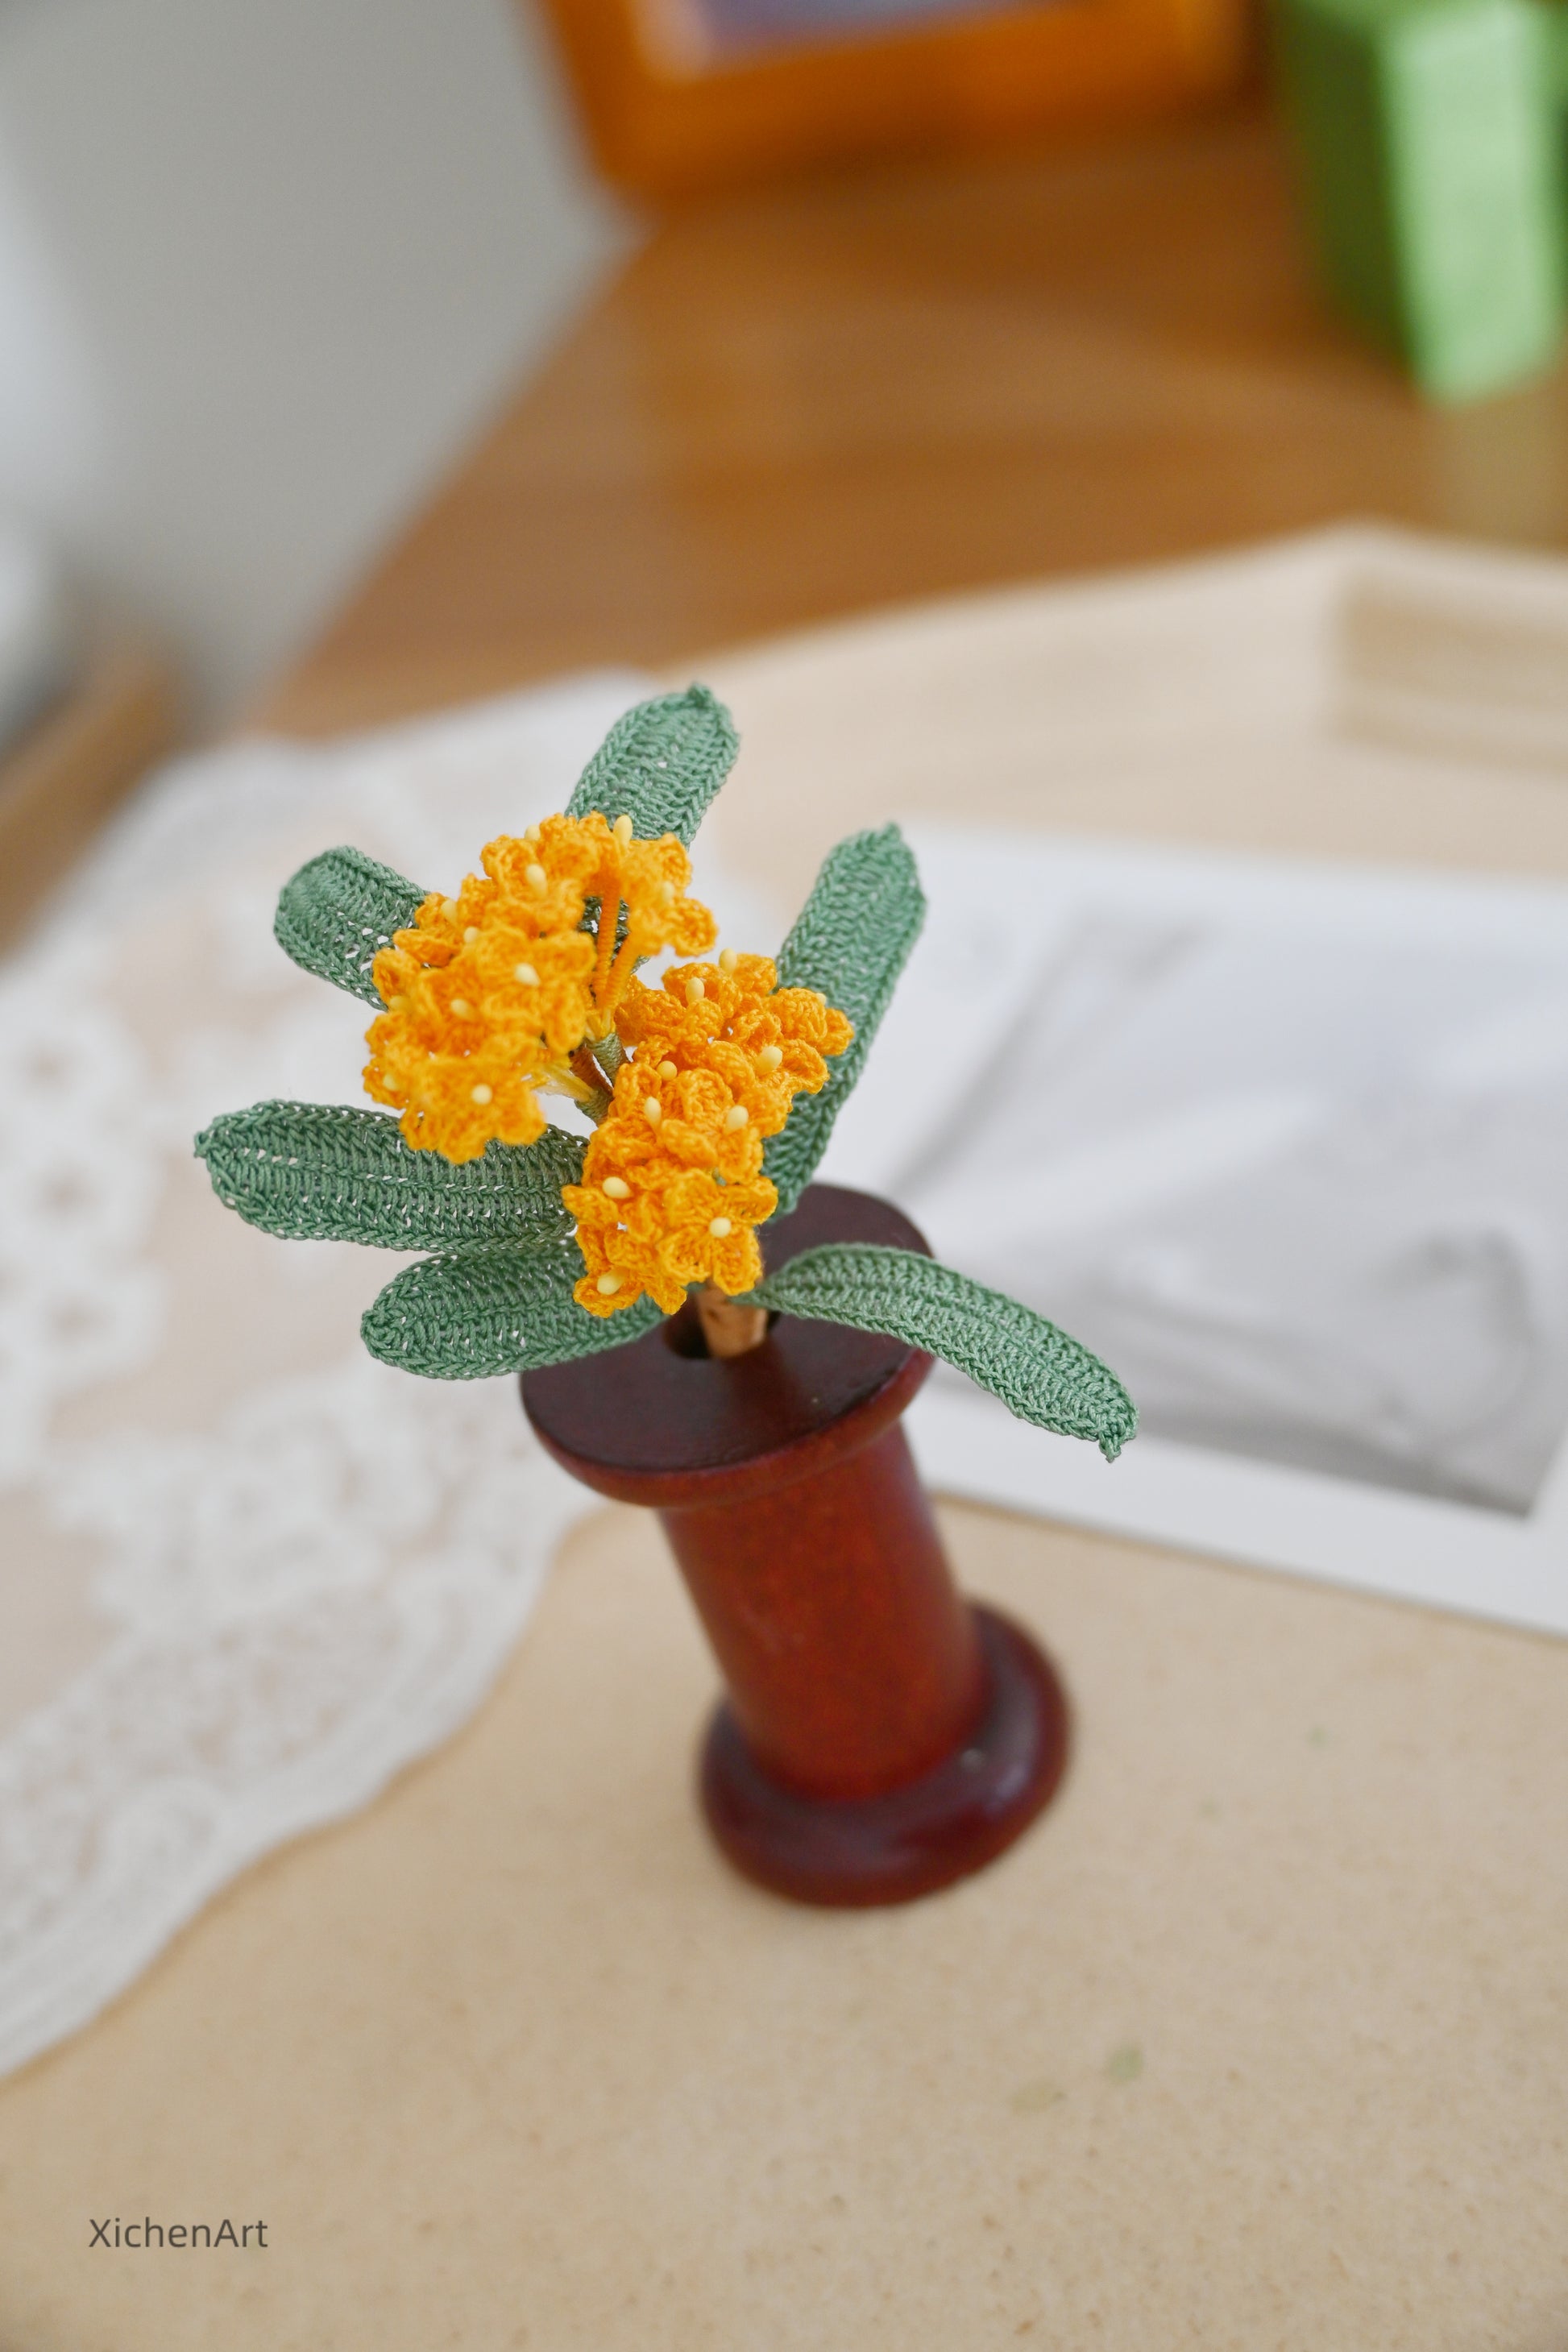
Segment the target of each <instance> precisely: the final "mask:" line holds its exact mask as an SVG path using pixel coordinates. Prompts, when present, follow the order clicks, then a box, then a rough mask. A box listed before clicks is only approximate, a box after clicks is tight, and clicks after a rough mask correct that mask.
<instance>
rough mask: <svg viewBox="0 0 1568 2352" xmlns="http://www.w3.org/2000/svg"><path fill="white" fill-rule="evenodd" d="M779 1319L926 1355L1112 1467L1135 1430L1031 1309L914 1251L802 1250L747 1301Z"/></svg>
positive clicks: (1092, 1373) (1067, 1343) (1129, 1411)
mask: <svg viewBox="0 0 1568 2352" xmlns="http://www.w3.org/2000/svg"><path fill="white" fill-rule="evenodd" d="M752 1296H753V1297H755V1298H756V1299H757V1301H758V1302H759V1304H760V1305H762V1306H763V1307H776V1308H778V1309H779V1310H780V1311H781V1312H782V1313H784V1314H785V1315H811V1316H816V1317H817V1318H820V1319H821V1320H822V1321H824V1322H827V1323H847V1324H849V1325H850V1326H851V1327H852V1328H854V1329H856V1330H858V1331H881V1332H886V1333H887V1334H888V1335H889V1337H890V1338H893V1339H904V1340H907V1341H908V1343H909V1345H910V1347H911V1348H923V1349H927V1350H928V1352H929V1353H930V1354H931V1355H933V1356H941V1357H942V1359H943V1360H944V1361H945V1362H947V1363H950V1364H953V1365H956V1367H957V1369H958V1370H960V1371H961V1372H966V1373H967V1374H968V1376H969V1378H970V1379H971V1380H972V1381H975V1382H976V1383H977V1384H978V1385H979V1386H980V1387H981V1388H983V1389H989V1390H990V1391H991V1393H992V1395H993V1396H996V1397H1000V1398H1001V1400H1002V1402H1003V1403H1004V1404H1005V1406H1006V1407H1007V1409H1008V1411H1009V1412H1015V1413H1016V1414H1017V1416H1018V1418H1019V1419H1020V1420H1021V1421H1029V1422H1033V1423H1034V1424H1035V1426H1036V1427H1037V1429H1049V1430H1054V1431H1055V1432H1056V1433H1057V1434H1058V1436H1061V1437H1087V1438H1089V1439H1091V1440H1092V1441H1093V1442H1094V1444H1097V1445H1098V1446H1099V1448H1100V1452H1101V1453H1102V1454H1104V1456H1105V1458H1106V1460H1107V1461H1108V1462H1114V1461H1115V1459H1116V1456H1117V1455H1118V1454H1120V1453H1121V1448H1122V1447H1123V1446H1124V1445H1125V1444H1127V1442H1128V1440H1129V1439H1130V1438H1131V1437H1132V1436H1133V1435H1134V1434H1135V1433H1136V1431H1137V1427H1138V1415H1137V1412H1136V1410H1135V1408H1134V1406H1133V1403H1132V1400H1131V1397H1130V1396H1129V1395H1128V1393H1127V1391H1126V1390H1125V1389H1124V1388H1123V1387H1122V1385H1121V1381H1119V1380H1118V1379H1117V1377H1116V1375H1115V1373H1114V1372H1113V1371H1111V1370H1110V1369H1109V1367H1108V1366H1106V1365H1105V1364H1102V1363H1101V1362H1100V1359H1099V1357H1098V1356H1091V1355H1090V1353H1089V1349H1087V1348H1085V1347H1083V1346H1082V1345H1081V1344H1080V1342H1079V1341H1078V1340H1077V1339H1071V1338H1069V1336H1068V1333H1067V1332H1065V1331H1059V1330H1058V1328H1057V1327H1056V1325H1055V1324H1054V1323H1048V1322H1047V1320H1046V1318H1045V1317H1044V1316H1043V1315H1037V1314H1036V1313H1035V1312H1034V1310H1033V1308H1032V1307H1023V1306H1020V1305H1019V1303H1018V1301H1017V1300H1016V1298H1008V1297H1005V1295H1004V1294H1003V1293H1002V1292H1001V1291H999V1290H991V1289H988V1288H987V1287H986V1286H985V1285H984V1283H980V1282H973V1281H971V1279H970V1277H969V1276H967V1275H964V1274H957V1273H955V1272H954V1271H953V1269H952V1267H951V1266H947V1265H938V1264H937V1262H936V1261H935V1260H934V1259H932V1258H929V1257H921V1256H918V1255H916V1254H915V1252H914V1251H912V1250H901V1249H886V1248H882V1247H880V1246H879V1245H878V1244H874V1243H869V1242H867V1243H829V1244H826V1245H825V1246H824V1247H823V1248H821V1249H814V1250H805V1251H804V1252H803V1253H802V1254H801V1255H800V1256H799V1257H796V1258H792V1259H791V1260H790V1261H789V1263H788V1264H787V1265H783V1266H781V1267H780V1268H779V1271H778V1272H777V1273H776V1274H772V1275H769V1276H768V1277H767V1279H766V1280H765V1281H764V1282H763V1283H761V1284H759V1285H758V1287H757V1289H756V1290H755V1292H754V1293H753V1294H752Z"/></svg>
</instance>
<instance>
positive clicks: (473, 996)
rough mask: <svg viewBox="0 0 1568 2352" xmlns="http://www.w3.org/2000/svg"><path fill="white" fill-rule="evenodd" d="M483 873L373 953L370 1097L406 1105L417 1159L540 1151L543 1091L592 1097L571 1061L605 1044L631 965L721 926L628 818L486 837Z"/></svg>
mask: <svg viewBox="0 0 1568 2352" xmlns="http://www.w3.org/2000/svg"><path fill="white" fill-rule="evenodd" d="M481 863H482V865H483V866H484V874H483V876H482V877H480V876H475V875H470V876H469V877H468V880H467V881H466V882H465V883H464V884H463V887H462V889H461V890H460V891H459V892H458V897H457V898H440V897H432V898H426V901H425V903H424V904H423V906H422V907H421V908H420V909H419V911H418V914H417V915H416V918H415V921H414V924H413V925H412V927H411V928H410V929H406V930H402V931H399V932H397V933H396V934H395V940H394V943H393V945H392V946H391V947H390V948H384V949H383V950H382V951H381V953H380V954H379V955H378V956H377V957H376V959H375V962H374V966H373V967H372V969H373V974H374V980H375V984H376V987H377V989H378V990H379V992H380V993H381V997H382V1000H383V1002H384V1004H385V1006H386V1011H385V1012H384V1013H383V1014H382V1015H381V1016H380V1017H379V1018H378V1019H377V1020H376V1021H374V1023H373V1024H372V1025H371V1028H370V1031H369V1034H368V1037H367V1041H366V1042H367V1044H368V1045H369V1047H370V1061H369V1063H368V1064H367V1066H366V1068H365V1073H364V1083H365V1087H366V1090H367V1092H368V1093H369V1094H370V1095H371V1096H372V1097H373V1098H374V1100H375V1101H377V1102H382V1103H385V1104H387V1105H389V1106H390V1107H391V1108H394V1109H397V1110H401V1111H402V1113H403V1118H402V1120H401V1122H400V1125H401V1128H402V1132H403V1136H404V1139H405V1141H406V1142H407V1143H409V1144H411V1145H412V1146H413V1147H414V1149H415V1150H434V1151H439V1152H440V1153H442V1154H443V1156H444V1157H445V1158H447V1159H448V1160H459V1161H460V1160H474V1159H477V1158H478V1157H479V1154H480V1153H481V1152H482V1151H483V1150H484V1148H485V1146H486V1144H487V1143H489V1141H490V1140H491V1139H492V1138H495V1139H500V1141H501V1142H503V1143H522V1144H526V1143H532V1142H535V1141H536V1140H537V1139H538V1138H539V1137H540V1136H541V1135H542V1133H543V1131H544V1124H545V1120H544V1113H543V1111H542V1109H541V1108H540V1105H539V1101H538V1098H537V1090H538V1089H540V1088H542V1087H552V1088H554V1089H555V1090H557V1091H559V1092H562V1093H564V1094H567V1095H572V1096H574V1097H578V1098H579V1099H581V1098H583V1097H585V1096H587V1095H588V1094H589V1093H591V1091H592V1088H593V1078H592V1075H591V1074H590V1075H588V1076H584V1073H583V1072H581V1071H574V1069H573V1067H572V1063H573V1058H574V1055H577V1054H578V1053H579V1050H580V1048H581V1047H582V1045H584V1040H585V1039H586V1038H587V1037H589V1036H595V1037H602V1036H605V1035H606V1034H608V1032H609V1030H610V1028H611V1027H612V1026H613V1024H614V1017H615V1012H616V1003H617V1001H618V999H619V997H620V996H621V994H622V992H624V990H625V988H626V983H627V982H628V981H629V980H630V979H631V977H632V967H633V965H634V963H635V962H636V961H637V960H638V959H639V958H641V957H643V956H646V955H650V954H653V953H655V952H656V951H657V950H658V949H660V948H664V947H669V946H674V947H676V948H677V949H679V950H680V952H682V953H684V954H689V953H691V952H692V951H693V950H695V949H699V948H702V947H706V946H708V945H709V944H710V942H711V940H712V939H713V936H714V930H715V925H714V921H713V918H712V916H711V915H710V912H709V910H708V909H707V908H706V907H704V906H702V905H701V904H700V902H699V901H698V900H696V899H694V898H689V897H688V896H687V886H688V884H689V880H690V877H691V868H690V863H689V859H688V857H687V855H686V852H685V850H684V849H683V848H682V847H681V845H680V844H679V841H678V840H677V839H676V838H675V836H674V835H672V834H671V835H666V836H665V837H664V838H663V839H662V840H658V841H637V840H636V839H635V838H634V836H633V834H632V829H631V820H630V819H629V818H628V817H624V816H623V817H619V818H617V819H616V823H615V824H614V825H611V824H606V822H605V818H604V817H603V816H601V815H599V814H597V813H596V812H595V814H592V815H590V816H587V817H582V818H578V817H566V816H552V817H547V818H546V819H545V820H544V822H543V823H542V824H539V825H533V826H531V827H530V828H529V830H528V832H527V833H526V834H524V835H522V836H521V839H514V838H512V837H510V836H509V835H503V836H501V838H500V839H499V840H496V841H492V842H491V843H490V844H489V846H488V847H487V848H486V850H485V852H484V855H483V857H482V860H481ZM595 902H596V925H595V927H591V928H584V918H585V916H587V917H589V918H590V920H592V918H593V914H594V908H595Z"/></svg>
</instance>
